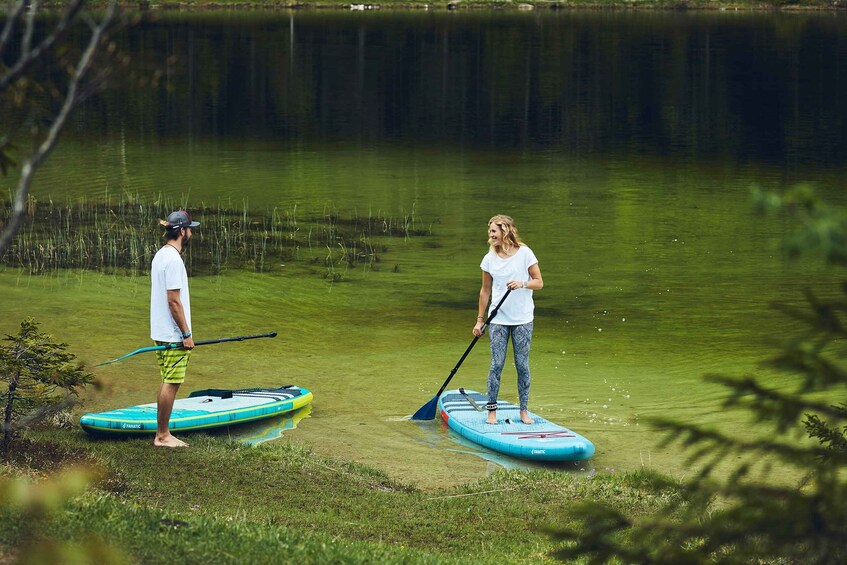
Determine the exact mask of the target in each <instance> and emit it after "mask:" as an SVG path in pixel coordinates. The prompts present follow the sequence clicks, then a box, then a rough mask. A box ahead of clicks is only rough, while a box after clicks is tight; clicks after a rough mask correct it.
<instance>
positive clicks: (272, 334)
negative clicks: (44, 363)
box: [94, 332, 276, 367]
mask: <svg viewBox="0 0 847 565" xmlns="http://www.w3.org/2000/svg"><path fill="white" fill-rule="evenodd" d="M260 337H276V332H270V333H266V334H259V335H239V336H236V337H222V338H219V339H210V340H208V341H198V342H196V343H195V344H194V347H197V346H200V345H211V344H213V343H223V342H225V341H244V340H245V339H258V338H260ZM165 349H182V344H181V343H168V344H166V345H153V346H150V347H142V348H141V349H136V350H135V351H133V352H132V353H127V354H126V355H121V356H120V357H118V358H117V359H112V360H111V361H104V362H103V363H97V364H96V365H94V366H95V367H100V366H101V365H109V364H110V363H117V362H118V361H120V360H121V359H126V358H127V357H132V356H133V355H138V354H139V353H147V352H148V351H162V350H165Z"/></svg>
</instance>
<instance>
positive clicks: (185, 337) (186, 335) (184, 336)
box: [182, 330, 191, 339]
mask: <svg viewBox="0 0 847 565" xmlns="http://www.w3.org/2000/svg"><path fill="white" fill-rule="evenodd" d="M189 337H191V330H189V331H187V332H185V333H184V334H182V339H188V338H189Z"/></svg>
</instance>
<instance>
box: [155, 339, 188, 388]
mask: <svg viewBox="0 0 847 565" xmlns="http://www.w3.org/2000/svg"><path fill="white" fill-rule="evenodd" d="M156 345H168V342H166V341H157V342H156ZM180 345H182V343H180ZM190 356H191V350H190V349H159V350H157V351H156V359H157V360H158V361H159V372H160V373H161V374H162V382H163V383H169V384H175V385H176V384H182V383H184V382H185V370H186V369H187V368H188V358H189V357H190Z"/></svg>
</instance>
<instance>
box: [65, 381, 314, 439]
mask: <svg viewBox="0 0 847 565" xmlns="http://www.w3.org/2000/svg"><path fill="white" fill-rule="evenodd" d="M311 402H312V393H311V392H309V391H308V390H306V389H305V388H298V387H296V386H292V385H286V386H282V387H279V388H245V389H240V390H218V389H208V390H197V391H194V392H192V393H191V394H189V395H188V397H187V398H180V399H178V400H176V401H175V402H174V407H173V411H172V412H171V420H170V424H169V425H168V428H169V429H170V430H171V431H179V432H187V431H193V430H203V429H208V428H217V427H222V426H231V425H234V424H241V423H243V422H252V421H254V420H261V419H262V418H270V417H271V416H276V415H278V414H284V413H286V412H291V411H293V410H297V409H299V408H302V407H303V406H306V405H308V404H309V403H311ZM157 412H158V409H157V407H156V403H152V404H142V405H139V406H130V407H129V408H119V409H117V410H109V411H108V412H100V413H97V414H86V415H85V416H83V417H82V418H81V419H80V421H79V424H80V425H81V426H82V429H84V430H85V431H86V432H88V433H90V434H151V433H155V432H156V414H157Z"/></svg>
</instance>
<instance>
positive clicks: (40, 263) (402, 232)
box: [0, 196, 431, 281]
mask: <svg viewBox="0 0 847 565" xmlns="http://www.w3.org/2000/svg"><path fill="white" fill-rule="evenodd" d="M8 206H9V204H8V203H7V204H6V207H8ZM180 207H182V205H181V204H178V203H175V202H169V201H167V200H165V199H163V198H161V197H160V198H158V199H156V200H155V201H154V202H151V203H144V202H142V201H141V199H139V198H138V197H128V196H123V197H121V198H120V199H119V200H117V201H115V202H113V201H111V199H106V200H105V201H100V202H91V201H87V200H81V201H78V202H69V203H64V204H60V203H57V202H54V201H53V200H48V201H46V202H40V201H37V200H36V199H35V198H32V197H30V199H29V201H28V205H27V214H26V218H25V221H24V225H23V226H22V229H21V230H20V233H19V234H18V236H17V237H16V238H15V240H14V242H13V244H12V245H11V246H10V248H9V250H8V251H7V252H6V253H5V254H4V255H3V257H2V259H0V261H2V263H4V264H6V265H10V266H16V267H23V268H26V269H28V270H29V272H30V273H33V274H43V273H48V272H50V271H54V270H56V269H66V268H69V269H94V270H100V271H105V272H122V273H127V274H144V273H146V272H147V271H148V269H149V266H150V262H151V260H152V259H153V255H154V254H155V253H156V250H157V249H159V247H161V245H162V237H161V230H160V229H159V228H158V220H159V219H160V218H164V217H166V216H167V215H168V213H169V212H170V211H172V210H174V209H177V208H180ZM192 215H193V216H194V217H195V218H196V219H198V220H200V221H201V224H202V227H201V229H198V230H196V232H195V234H194V237H193V239H192V242H191V245H190V246H189V247H188V249H187V251H186V255H185V258H186V266H187V268H188V270H189V272H190V273H192V274H219V273H221V272H223V271H225V270H226V269H250V270H253V271H256V272H268V271H271V270H273V268H274V266H276V265H280V264H285V263H289V262H293V261H298V260H307V261H310V260H311V261H313V262H314V261H315V260H316V259H318V258H320V260H322V261H323V262H324V264H325V266H326V273H325V277H326V278H328V279H330V280H332V281H338V280H341V279H342V278H343V270H344V268H346V267H355V266H359V265H362V266H364V267H365V268H373V267H374V265H375V264H376V263H379V261H380V256H379V254H380V253H384V252H386V251H387V250H388V247H387V245H386V244H385V242H384V239H383V238H398V237H402V238H404V240H407V239H409V238H410V237H415V236H424V235H428V234H429V233H431V230H430V229H429V228H425V227H423V226H422V225H421V222H420V220H419V219H418V218H417V217H416V215H415V214H414V212H412V213H410V214H404V215H403V216H402V217H401V218H394V217H390V216H386V215H382V214H376V215H373V214H369V215H368V216H367V217H361V216H359V215H358V214H353V215H352V217H349V218H343V217H341V216H340V215H339V214H338V212H337V211H335V210H324V211H323V213H321V214H319V215H316V216H315V217H312V218H298V217H297V208H296V206H295V207H294V208H293V209H292V210H280V209H278V208H273V209H271V210H268V211H266V212H261V213H257V212H254V211H253V210H251V209H250V208H249V206H248V204H247V203H246V202H245V203H244V204H243V205H242V207H241V208H233V207H229V206H225V205H219V206H216V207H208V206H201V207H193V208H192ZM380 241H381V242H380ZM324 250H325V251H324ZM324 252H325V253H326V254H325V255H324Z"/></svg>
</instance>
